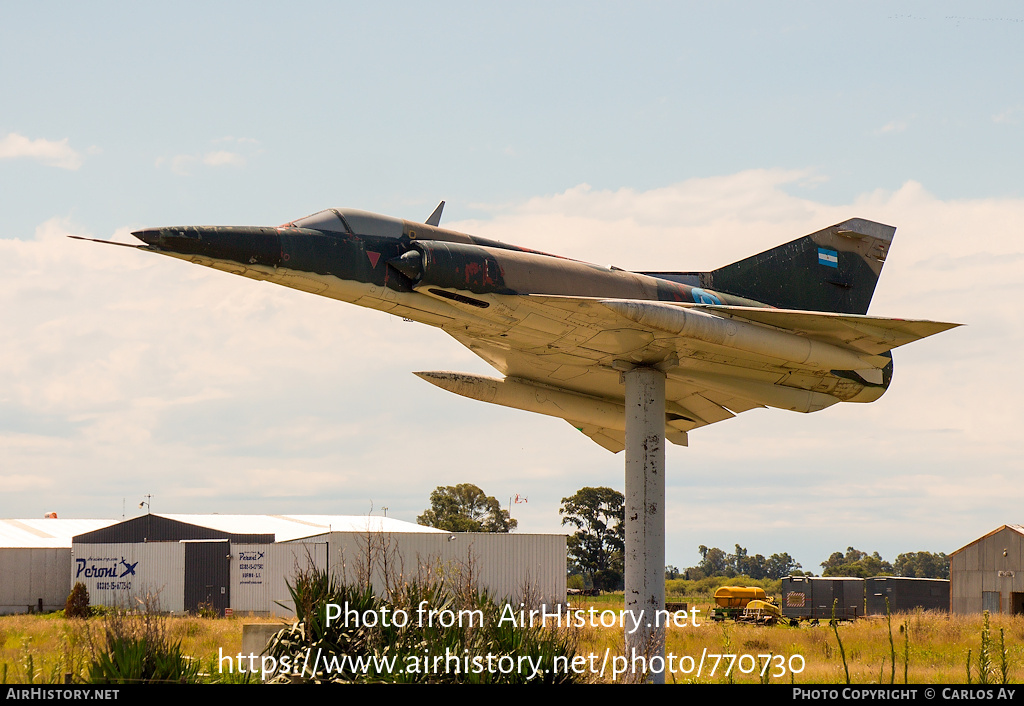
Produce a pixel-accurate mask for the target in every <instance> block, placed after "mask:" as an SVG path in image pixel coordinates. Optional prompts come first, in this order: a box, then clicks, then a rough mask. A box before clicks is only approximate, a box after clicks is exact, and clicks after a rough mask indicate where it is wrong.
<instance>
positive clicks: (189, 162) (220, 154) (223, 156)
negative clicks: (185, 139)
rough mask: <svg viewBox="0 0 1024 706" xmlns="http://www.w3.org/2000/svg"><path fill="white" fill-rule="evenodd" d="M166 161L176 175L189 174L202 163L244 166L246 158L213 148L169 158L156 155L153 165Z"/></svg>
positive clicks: (159, 164) (220, 165) (235, 153)
mask: <svg viewBox="0 0 1024 706" xmlns="http://www.w3.org/2000/svg"><path fill="white" fill-rule="evenodd" d="M168 162H169V163H170V167H171V171H172V172H174V173H175V174H177V175H178V176H191V175H192V170H193V168H194V167H195V166H196V165H197V164H203V165H205V166H207V167H212V168H217V167H243V166H245V163H246V159H245V157H243V156H242V155H241V154H239V153H237V152H230V151H228V150H214V151H212V152H206V153H203V154H179V155H175V156H174V157H171V158H170V159H169V160H168V159H166V158H164V157H158V158H157V159H156V162H155V166H156V168H157V169H159V168H161V167H163V165H164V164H166V163H168Z"/></svg>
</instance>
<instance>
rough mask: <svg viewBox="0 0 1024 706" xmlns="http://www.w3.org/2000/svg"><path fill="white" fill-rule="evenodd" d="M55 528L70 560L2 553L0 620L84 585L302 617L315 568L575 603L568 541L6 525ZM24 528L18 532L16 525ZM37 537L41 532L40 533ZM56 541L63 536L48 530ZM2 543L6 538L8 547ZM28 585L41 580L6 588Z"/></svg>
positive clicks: (336, 527) (378, 529) (165, 524)
mask: <svg viewBox="0 0 1024 706" xmlns="http://www.w3.org/2000/svg"><path fill="white" fill-rule="evenodd" d="M6 522H7V523H8V525H9V526H17V525H16V523H22V524H29V523H30V524H29V526H35V524H36V523H38V524H39V525H41V526H43V527H53V528H54V529H56V525H49V524H47V523H64V522H68V523H73V522H78V523H92V524H82V525H79V526H78V528H77V531H76V532H75V534H74V535H73V536H71V535H68V534H67V532H68V531H70V528H71V525H67V527H68V530H65V531H64V533H63V534H61V535H60V536H59V538H58V537H57V536H56V535H55V536H54V541H56V542H57V543H63V544H64V546H62V547H53V548H50V549H51V551H53V552H63V553H62V554H53V555H52V556H51V555H46V556H45V557H44V556H42V555H38V556H37V555H31V554H26V553H25V551H24V550H25V549H26V547H20V546H17V545H18V544H19V542H20V543H21V544H24V543H26V541H27V540H18V539H17V538H12V539H13V541H12V542H8V543H4V544H0V576H2V577H3V579H2V580H0V610H4V606H7V610H6V612H24V611H25V610H27V609H30V608H32V609H34V608H36V607H38V606H39V605H40V598H41V601H42V603H41V605H42V608H43V609H44V610H53V609H57V608H62V607H63V606H64V600H65V599H66V597H67V595H68V593H69V591H70V590H71V586H73V585H74V584H75V583H76V582H78V581H81V582H82V583H84V584H85V585H86V588H87V589H88V590H89V595H90V598H91V602H92V603H93V604H94V605H111V606H118V605H130V604H132V603H133V602H136V601H138V600H141V599H144V598H145V597H146V596H147V595H148V596H151V597H152V596H156V597H157V601H158V603H159V609H160V610H162V611H166V612H183V611H188V612H195V611H197V610H199V608H200V607H201V606H209V607H210V608H212V609H214V610H216V611H217V612H219V613H223V612H224V610H225V609H227V608H231V609H232V610H233V611H234V612H236V613H254V614H271V613H276V614H278V615H285V614H290V613H291V612H293V611H292V610H291V606H290V597H289V593H288V588H287V584H286V582H287V581H290V580H292V577H293V576H294V575H295V574H296V572H298V571H301V570H304V569H307V568H313V567H315V568H319V569H330V571H331V572H332V573H334V574H335V575H337V576H339V577H341V578H343V579H345V580H350V581H351V580H358V579H361V578H362V579H364V580H365V579H366V578H369V579H370V580H372V582H373V583H374V585H375V587H376V588H377V589H378V590H383V589H384V587H385V585H386V584H387V583H388V582H391V583H394V582H395V581H396V580H399V581H401V580H408V579H411V578H415V577H417V576H423V575H425V574H433V575H435V576H444V577H446V578H448V579H456V580H469V581H472V582H474V583H475V584H476V585H478V586H480V587H481V588H486V589H487V590H488V592H489V593H490V594H491V595H492V596H503V597H508V598H510V599H512V600H519V599H520V598H521V597H522V593H523V590H524V588H527V587H528V590H530V592H531V594H532V595H534V596H537V597H539V598H540V599H541V600H542V601H544V602H546V603H555V602H558V603H560V602H563V601H564V600H565V582H566V572H565V569H566V537H565V535H527V534H500V535H499V534H475V533H450V532H445V531H443V530H438V529H435V528H432V527H423V526H421V525H414V524H411V523H408V522H402V521H399V520H395V519H392V518H385V517H373V516H370V517H365V516H328V515H287V516H285V515H154V514H147V515H142V516H140V517H136V518H133V519H130V520H126V521H122V522H116V521H112V520H52V519H51V520H33V521H28V520H8V521H6ZM12 523H14V524H12ZM30 534H31V533H30ZM50 534H54V533H53V532H50ZM2 539H3V537H2V536H0V540H2ZM15 576H28V577H30V578H31V580H28V581H26V580H21V581H18V580H14V579H12V580H8V577H15Z"/></svg>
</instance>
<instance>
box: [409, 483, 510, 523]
mask: <svg viewBox="0 0 1024 706" xmlns="http://www.w3.org/2000/svg"><path fill="white" fill-rule="evenodd" d="M416 522H417V523H419V524H421V525H426V526H428V527H437V528H438V529H443V530H447V531H448V532H511V531H512V530H514V529H515V528H516V526H517V525H518V524H519V523H518V522H516V521H515V520H513V519H511V518H510V517H509V516H508V510H502V509H501V503H499V502H498V501H497V500H496V499H494V498H493V497H491V496H490V495H485V494H484V491H482V490H480V488H478V487H476V486H475V485H473V484H472V483H460V484H459V485H447V486H438V487H437V488H435V489H434V492H432V493H431V494H430V509H429V510H425V511H424V512H423V514H422V515H420V516H419V517H417V518H416Z"/></svg>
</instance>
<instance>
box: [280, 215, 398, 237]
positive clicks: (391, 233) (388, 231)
mask: <svg viewBox="0 0 1024 706" xmlns="http://www.w3.org/2000/svg"><path fill="white" fill-rule="evenodd" d="M288 225H289V226H291V227H294V228H311V229H312V230H319V231H324V232H326V233H348V234H352V235H376V236H378V237H382V238H395V239H396V240H397V239H398V238H401V237H402V227H403V224H402V221H401V220H400V219H398V218H391V217H390V216H381V215H379V214H376V213H370V212H368V211H356V210H355V209H350V208H346V209H344V210H342V209H338V208H329V209H327V210H326V211H320V212H319V213H314V214H313V215H311V216H306V217H305V218H300V219H298V220H296V221H292V222H291V223H289V224H288Z"/></svg>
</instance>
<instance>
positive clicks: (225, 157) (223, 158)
mask: <svg viewBox="0 0 1024 706" xmlns="http://www.w3.org/2000/svg"><path fill="white" fill-rule="evenodd" d="M203 164H205V165H206V166H208V167H225V166H231V167H241V166H243V165H244V164H245V158H244V157H243V156H242V155H240V154H238V153H237V152H228V151H226V150H217V151H216V152H207V153H206V154H204V155H203Z"/></svg>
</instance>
